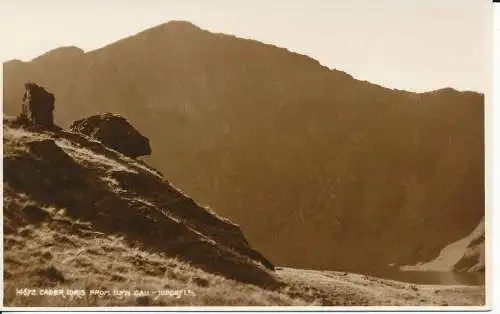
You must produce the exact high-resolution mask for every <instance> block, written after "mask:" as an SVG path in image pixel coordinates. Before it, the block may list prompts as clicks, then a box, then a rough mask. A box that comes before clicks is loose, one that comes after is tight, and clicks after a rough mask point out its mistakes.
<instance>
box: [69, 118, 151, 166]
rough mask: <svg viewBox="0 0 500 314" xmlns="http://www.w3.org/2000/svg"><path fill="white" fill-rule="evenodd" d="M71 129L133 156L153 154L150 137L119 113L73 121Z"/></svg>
mask: <svg viewBox="0 0 500 314" xmlns="http://www.w3.org/2000/svg"><path fill="white" fill-rule="evenodd" d="M70 129H71V130H72V131H74V132H79V133H82V134H85V135H87V136H90V137H92V138H94V139H96V140H99V141H100V142H101V143H102V144H104V145H106V146H107V147H109V148H112V149H114V150H116V151H119V152H120V153H122V154H124V155H125V156H128V157H131V158H137V157H139V156H145V155H150V154H151V146H150V145H149V139H148V138H147V137H145V136H143V135H142V134H141V133H139V131H137V130H136V129H135V128H134V127H133V126H132V125H131V124H130V123H129V122H128V121H127V119H125V118H124V117H122V116H120V115H117V114H112V113H106V114H103V115H94V116H91V117H88V118H85V119H81V120H78V121H75V122H73V124H72V125H71V127H70Z"/></svg>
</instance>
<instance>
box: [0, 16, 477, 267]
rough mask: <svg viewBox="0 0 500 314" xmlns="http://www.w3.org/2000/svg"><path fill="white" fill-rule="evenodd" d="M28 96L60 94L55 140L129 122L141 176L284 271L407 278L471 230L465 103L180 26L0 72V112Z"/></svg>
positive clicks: (473, 147) (473, 96)
mask: <svg viewBox="0 0 500 314" xmlns="http://www.w3.org/2000/svg"><path fill="white" fill-rule="evenodd" d="M360 57H362V56H360ZM26 81H36V82H38V83H40V84H42V85H43V86H45V87H46V88H47V89H48V90H50V91H51V92H53V93H55V94H56V95H57V99H56V108H57V109H56V110H55V120H56V121H57V122H58V123H60V124H61V125H63V126H69V124H70V123H71V122H73V121H74V120H77V119H80V118H83V117H86V116H89V115H91V114H95V113H98V112H113V113H118V114H122V115H125V116H127V117H129V118H130V120H131V122H132V124H133V125H135V126H136V127H137V128H138V129H140V130H141V131H142V132H143V133H144V135H146V136H147V137H148V138H149V139H150V142H151V146H152V150H153V155H152V156H151V157H148V159H147V160H148V162H150V163H151V165H153V166H154V167H156V168H157V169H159V170H160V171H162V172H164V173H165V174H166V176H167V178H168V179H169V180H170V181H172V182H175V183H176V185H177V186H179V188H181V189H182V190H183V191H186V193H188V194H189V195H191V196H192V197H193V198H195V199H196V200H197V201H199V202H200V203H201V204H205V205H209V206H210V207H211V208H214V209H216V210H217V213H218V214H219V215H221V216H224V217H228V218H229V219H231V220H232V221H235V222H236V223H238V224H239V225H240V226H241V228H242V229H243V231H244V232H245V235H246V236H247V237H248V240H249V241H251V242H252V243H253V245H254V246H255V247H256V248H257V249H258V250H259V251H260V252H262V253H263V254H264V255H265V256H268V257H269V258H270V259H271V260H273V261H274V262H276V263H278V264H281V265H288V266H293V267H300V268H321V269H332V268H335V269H346V270H356V271H361V270H365V269H368V268H371V267H383V266H386V265H387V264H396V265H414V264H416V263H418V262H426V261H430V260H432V259H434V258H436V257H437V256H438V255H439V253H440V251H441V249H442V248H443V247H445V246H447V245H449V244H450V243H453V242H455V241H457V240H458V239H462V238H463V237H465V236H467V235H468V234H470V233H471V232H472V231H473V230H474V228H475V227H476V226H477V225H478V223H479V222H480V220H481V219H482V218H483V217H484V134H483V133H484V97H483V95H481V94H478V93H474V92H458V91H456V90H453V89H451V88H444V89H441V90H437V91H433V92H428V93H418V94H417V93H410V92H405V91H399V90H391V89H388V88H383V87H381V86H377V85H374V84H370V83H369V82H363V81H359V80H356V79H354V78H352V77H351V76H350V75H348V74H346V73H344V72H341V71H338V70H332V69H328V68H326V67H324V66H321V65H320V64H319V63H318V62H317V61H316V60H313V59H311V58H309V57H307V56H303V55H299V54H295V53H292V52H290V51H288V50H286V49H283V48H279V47H275V46H271V45H265V44H262V43H259V42H257V41H253V40H244V39H240V38H236V37H234V36H230V35H224V34H214V33H210V32H208V31H205V30H202V29H200V28H198V27H196V26H194V25H192V24H189V23H187V22H169V23H166V24H163V25H160V26H158V27H154V28H152V29H149V30H146V31H144V32H141V33H139V34H137V35H135V36H132V37H129V38H125V39H122V40H120V41H118V42H116V43H113V44H111V45H109V46H106V47H103V48H101V49H98V50H95V51H91V52H87V53H84V52H83V51H81V50H80V49H78V48H76V47H65V48H60V49H56V50H53V51H50V52H48V53H46V54H44V55H42V56H40V57H38V58H36V59H34V60H32V61H30V62H21V61H11V62H7V63H5V64H4V100H5V102H4V103H5V104H4V111H5V113H7V114H11V115H16V114H17V113H18V112H19V99H20V97H21V95H22V92H23V90H22V89H23V84H24V82H26ZM444 225H446V228H443V226H444ZM325 246H328V250H325Z"/></svg>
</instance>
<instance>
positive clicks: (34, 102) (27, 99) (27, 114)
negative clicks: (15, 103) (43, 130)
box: [19, 83, 55, 128]
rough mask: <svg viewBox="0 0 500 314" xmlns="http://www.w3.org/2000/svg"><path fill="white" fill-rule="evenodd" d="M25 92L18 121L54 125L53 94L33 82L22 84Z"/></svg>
mask: <svg viewBox="0 0 500 314" xmlns="http://www.w3.org/2000/svg"><path fill="white" fill-rule="evenodd" d="M24 87H25V92H24V96H23V102H22V106H21V115H20V116H19V121H22V122H24V123H25V124H28V125H32V126H39V127H48V128H50V127H53V126H54V115H53V112H54V102H55V97H54V94H52V93H49V92H47V91H46V90H45V89H44V88H43V87H41V86H38V85H37V84H35V83H26V84H24Z"/></svg>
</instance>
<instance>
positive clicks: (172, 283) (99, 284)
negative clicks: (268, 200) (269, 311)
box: [4, 123, 484, 306]
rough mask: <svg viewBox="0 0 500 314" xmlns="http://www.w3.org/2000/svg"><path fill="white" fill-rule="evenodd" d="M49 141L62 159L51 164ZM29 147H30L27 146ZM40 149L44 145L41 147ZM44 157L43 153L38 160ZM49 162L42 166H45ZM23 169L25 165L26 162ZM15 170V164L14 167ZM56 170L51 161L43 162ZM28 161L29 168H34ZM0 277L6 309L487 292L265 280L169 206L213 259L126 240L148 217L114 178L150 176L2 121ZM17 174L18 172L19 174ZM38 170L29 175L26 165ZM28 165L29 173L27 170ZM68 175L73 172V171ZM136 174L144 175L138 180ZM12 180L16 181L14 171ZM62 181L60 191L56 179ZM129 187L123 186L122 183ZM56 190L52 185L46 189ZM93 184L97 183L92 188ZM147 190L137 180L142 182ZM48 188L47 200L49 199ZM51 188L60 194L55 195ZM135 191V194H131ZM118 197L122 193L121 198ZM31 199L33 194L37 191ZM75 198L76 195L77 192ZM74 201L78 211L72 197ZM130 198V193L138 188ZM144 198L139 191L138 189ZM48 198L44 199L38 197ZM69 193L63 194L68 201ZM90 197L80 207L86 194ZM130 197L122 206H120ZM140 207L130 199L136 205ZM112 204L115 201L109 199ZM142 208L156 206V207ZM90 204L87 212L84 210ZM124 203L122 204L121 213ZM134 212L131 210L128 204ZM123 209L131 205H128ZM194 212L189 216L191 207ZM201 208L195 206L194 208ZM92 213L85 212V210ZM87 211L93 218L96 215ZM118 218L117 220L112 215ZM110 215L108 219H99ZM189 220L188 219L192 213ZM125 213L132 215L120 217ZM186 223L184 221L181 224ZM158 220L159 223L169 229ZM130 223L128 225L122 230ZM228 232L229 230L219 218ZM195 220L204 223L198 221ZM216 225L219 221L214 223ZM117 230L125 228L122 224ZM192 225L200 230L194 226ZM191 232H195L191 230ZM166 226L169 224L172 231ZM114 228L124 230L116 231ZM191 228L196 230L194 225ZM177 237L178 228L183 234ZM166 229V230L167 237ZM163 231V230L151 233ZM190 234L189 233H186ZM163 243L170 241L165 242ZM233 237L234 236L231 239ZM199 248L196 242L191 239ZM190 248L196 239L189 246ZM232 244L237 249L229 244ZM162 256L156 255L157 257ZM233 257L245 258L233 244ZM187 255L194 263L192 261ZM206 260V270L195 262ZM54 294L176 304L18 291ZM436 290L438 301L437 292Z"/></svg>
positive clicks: (255, 266)
mask: <svg viewBox="0 0 500 314" xmlns="http://www.w3.org/2000/svg"><path fill="white" fill-rule="evenodd" d="M47 139H49V140H50V139H53V140H54V143H55V144H56V146H57V147H59V148H60V149H61V150H60V151H58V152H59V153H61V152H63V153H64V154H63V155H61V156H57V154H58V153H57V154H56V153H55V152H56V151H52V150H53V149H54V148H55V146H51V145H50V142H46V140H47ZM34 143H36V144H34ZM40 143H44V144H42V145H41V146H40ZM45 153H48V154H50V155H49V156H44V154H45ZM62 156H68V157H69V158H70V159H71V160H73V161H75V163H76V165H78V166H79V167H82V168H81V170H82V171H84V174H85V178H87V177H88V178H92V177H93V175H94V174H95V173H96V172H97V173H99V174H101V175H102V178H103V180H104V183H105V185H103V186H107V187H108V188H109V189H111V190H113V193H115V194H116V195H117V197H119V198H122V200H123V201H124V203H119V205H120V206H119V208H118V211H114V210H113V204H114V203H110V202H104V206H102V205H100V204H99V201H101V202H103V201H104V200H105V199H106V197H109V195H106V194H98V195H94V194H88V193H90V192H96V191H90V192H89V191H88V190H92V189H95V187H94V188H92V187H91V186H90V185H85V186H82V185H81V184H82V183H81V182H80V181H82V180H83V181H85V180H88V178H87V179H84V177H78V176H77V174H78V171H74V172H67V171H68V170H69V168H68V165H67V164H66V162H67V161H64V160H65V159H64V158H65V157H62ZM47 157H50V158H49V159H50V160H48V161H47V160H45V161H46V162H49V164H48V165H45V164H44V163H42V161H43V160H44V159H46V158H47ZM28 161H29V162H28ZM16 162H19V163H21V164H16ZM50 162H54V163H50ZM31 163H34V164H31ZM4 164H5V171H6V176H5V178H4V232H5V236H4V251H5V252H4V263H5V264H4V265H5V269H4V278H5V281H4V282H5V293H4V296H5V300H4V304H5V305H6V306H35V305H36V306H99V305H412V304H413V305H416V304H434V305H440V304H447V305H465V304H467V305H472V304H473V305H480V304H482V303H484V290H483V288H480V287H471V288H467V287H452V288H443V287H439V289H438V288H424V287H419V286H415V285H408V284H403V283H397V282H392V281H387V280H380V279H375V278H372V277H367V276H359V275H354V274H348V273H335V272H314V271H305V270H297V269H288V268H286V269H280V270H278V271H276V272H271V271H269V270H266V269H265V268H264V267H262V266H261V265H260V264H259V263H257V262H255V260H251V259H249V258H248V256H247V257H244V256H243V257H242V254H238V253H236V252H235V250H236V249H235V250H227V246H228V245H230V243H229V244H228V242H227V241H228V240H225V239H224V238H223V237H221V236H220V235H217V234H216V233H215V231H213V230H210V229H209V228H208V227H207V226H205V225H203V224H201V223H200V222H198V223H197V222H195V220H196V219H200V217H201V218H203V217H205V218H206V216H204V215H203V214H200V213H198V214H199V215H198V216H193V217H191V220H189V219H188V218H190V217H186V216H185V215H186V214H185V213H184V214H183V213H182V212H179V211H187V212H190V210H189V208H188V207H182V208H177V209H175V208H173V209H172V208H169V210H168V211H167V212H166V213H164V214H165V215H167V216H168V215H171V216H169V218H170V219H173V218H175V217H174V216H175V215H177V217H182V218H183V219H182V220H181V219H179V221H180V222H181V224H183V225H191V226H195V227H197V230H200V231H201V232H204V233H205V234H208V236H207V237H209V238H210V239H212V241H213V239H217V242H215V244H216V245H215V247H216V248H217V249H218V250H216V252H219V253H220V254H221V255H220V256H219V258H214V256H213V255H210V253H211V251H210V250H206V251H202V253H203V254H202V255H200V256H198V255H196V254H197V253H199V252H193V251H195V249H196V247H195V246H193V242H191V243H182V244H181V246H182V247H183V249H177V250H173V249H172V248H171V247H169V246H158V243H155V242H154V241H153V242H151V241H148V239H150V238H154V234H153V233H152V230H154V227H153V226H152V225H149V229H141V232H142V233H143V234H142V235H141V234H133V233H132V234H130V233H127V232H131V231H132V230H134V229H136V228H139V227H140V225H141V219H140V216H136V215H135V214H134V212H133V211H132V210H143V212H140V214H141V215H142V214H145V215H152V212H147V211H144V208H143V207H134V206H135V205H136V204H135V203H133V202H132V203H133V204H131V203H130V202H131V198H130V197H131V195H130V194H127V193H125V192H126V190H127V189H129V192H131V191H132V190H134V186H133V185H130V180H129V181H128V183H129V185H128V187H125V186H123V184H122V183H123V182H121V181H119V180H118V178H121V179H124V178H128V177H127V176H123V177H116V176H115V177H114V176H113V174H114V173H124V172H125V173H127V171H128V172H130V171H131V170H134V171H136V174H140V175H142V176H144V177H147V174H150V175H152V176H153V177H154V176H157V174H156V173H155V172H154V171H153V170H152V169H149V168H148V167H147V166H146V165H144V164H142V163H140V162H137V161H133V160H131V159H128V158H126V157H123V156H121V155H120V154H116V153H115V152H112V151H108V150H106V149H105V148H103V147H102V146H101V145H100V144H99V143H95V142H93V143H91V142H89V141H88V140H85V139H84V138H81V137H79V136H77V135H75V134H71V133H64V132H62V133H61V132H60V133H58V134H56V133H51V132H31V131H26V130H23V129H20V128H15V127H12V126H10V125H9V123H6V124H5V123H4ZM20 165H22V166H24V168H22V167H17V168H16V166H20ZM33 165H35V167H32V166H33ZM30 167H31V168H30ZM78 169H80V168H78ZM73 170H74V169H73ZM64 171H66V172H64ZM141 171H142V172H141ZM13 172H15V174H14V173H13ZM74 176H77V177H76V182H77V183H78V185H77V188H78V189H77V190H72V187H71V184H70V183H72V182H73V183H75V182H74V181H72V180H70V179H71V177H74ZM62 179H64V180H67V181H65V182H66V184H67V186H65V185H61V182H60V181H58V180H62ZM129 179H130V178H129ZM55 183H58V184H59V185H58V186H52V185H51V184H55ZM90 183H91V184H93V185H97V183H96V182H95V181H92V182H90ZM143 183H144V182H143ZM47 186H49V187H51V188H52V189H53V192H54V193H53V195H47V191H48V190H44V189H46V188H47ZM54 188H57V189H54ZM135 188H137V186H135ZM120 189H122V190H120ZM37 191H38V192H37ZM77 191H78V192H79V193H76V192H77ZM69 192H71V193H73V194H76V195H80V198H79V203H78V202H76V201H75V199H74V198H72V197H74V196H75V195H69V194H68V193H69ZM136 192H137V190H136ZM143 192H144V191H143ZM43 195H45V197H46V198H42V196H43ZM68 195H69V196H68ZM92 195H93V196H95V197H96V199H90V200H89V199H87V198H89V197H91V196H92ZM63 196H66V197H70V196H71V197H70V198H69V200H70V201H72V203H68V204H69V205H70V206H62V204H64V202H63V200H64V199H63ZM126 197H129V199H126ZM135 200H136V201H137V198H136V199H135ZM115 201H116V200H115ZM153 201H155V200H151V199H149V200H148V195H147V193H146V194H144V195H143V196H142V202H143V203H148V202H149V203H150V205H151V206H153V205H155V204H156V205H157V206H159V205H158V204H159V202H160V200H158V199H156V202H157V203H155V204H152V203H153ZM89 202H90V203H89ZM89 204H92V206H91V208H88V207H86V206H87V205H89ZM127 204H128V205H127ZM134 204H135V205H134ZM127 206H129V207H127ZM191 209H192V208H191ZM198 210H201V208H198ZM91 211H92V212H91ZM94 212H98V213H100V215H99V216H94V214H95V213H94ZM120 213H121V214H122V215H123V216H122V217H120V216H119V214H120ZM106 214H109V215H106ZM191 214H193V212H192V211H191ZM125 215H130V217H128V218H127V217H126V216H125ZM182 215H184V216H182ZM159 217H160V216H157V217H156V219H157V220H156V221H155V222H156V223H157V224H159V225H164V224H165V223H166V222H165V221H164V220H161V219H160V218H159ZM112 218H116V219H120V220H119V222H120V223H119V224H116V225H114V226H109V224H110V223H111V222H112V221H111V220H110V219H112ZM127 219H129V220H130V219H131V220H132V222H129V223H131V224H132V227H130V229H126V227H127ZM218 219H219V220H220V221H223V222H225V223H227V224H229V225H231V224H230V223H229V222H227V221H225V220H223V219H222V218H218ZM201 220H202V219H201ZM219 220H218V221H219ZM122 224H124V226H123V225H122ZM197 224H198V225H197ZM196 225H197V226H196ZM170 227H171V226H170ZM120 228H121V229H120ZM193 228H194V227H193ZM182 230H184V229H182ZM167 231H168V230H167ZM158 232H160V231H158ZM182 235H183V236H187V235H188V234H187V233H183V234H182ZM169 236H170V237H171V238H169ZM176 236H178V235H177V234H175V233H173V234H162V237H161V239H162V242H171V241H172V240H173V239H177V238H176ZM231 238H232V239H234V238H237V237H236V236H235V235H234V234H232V235H231ZM194 239H196V240H197V241H199V242H203V239H204V238H203V237H202V238H194ZM192 240H193V239H192ZM235 245H236V244H235ZM161 248H163V250H162V249H161ZM238 250H240V251H241V250H243V248H242V247H241V246H240V247H239V248H238ZM193 254H194V255H193ZM203 259H205V260H204V261H205V264H204V263H201V262H202V261H203ZM207 265H208V266H207ZM44 287H57V288H68V289H77V290H78V289H86V290H87V291H88V290H89V289H102V290H105V289H107V290H113V289H117V290H120V289H125V290H134V289H139V290H151V291H158V290H164V289H177V290H179V291H183V292H184V294H183V295H182V296H181V297H178V298H176V297H172V296H158V295H156V294H154V293H152V294H151V295H149V296H128V297H124V298H116V297H102V298H99V297H96V296H88V295H87V296H85V297H83V298H61V297H41V296H31V297H25V296H19V295H16V289H19V288H36V289H38V288H44ZM437 290H440V292H441V293H439V295H438V293H437V292H436V291H437Z"/></svg>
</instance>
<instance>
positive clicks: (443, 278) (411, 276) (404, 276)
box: [365, 268, 485, 286]
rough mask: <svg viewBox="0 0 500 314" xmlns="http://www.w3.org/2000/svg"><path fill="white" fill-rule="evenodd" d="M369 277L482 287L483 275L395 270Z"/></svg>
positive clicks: (416, 282) (370, 273)
mask: <svg viewBox="0 0 500 314" xmlns="http://www.w3.org/2000/svg"><path fill="white" fill-rule="evenodd" d="M365 274H366V275H369V276H374V277H379V278H385V279H391V280H397V281H403V282H409V283H415V284H429V285H469V286H482V285H484V281H485V275H484V273H453V272H439V271H402V270H399V269H397V268H394V269H383V270H375V271H369V272H366V273H365Z"/></svg>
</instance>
